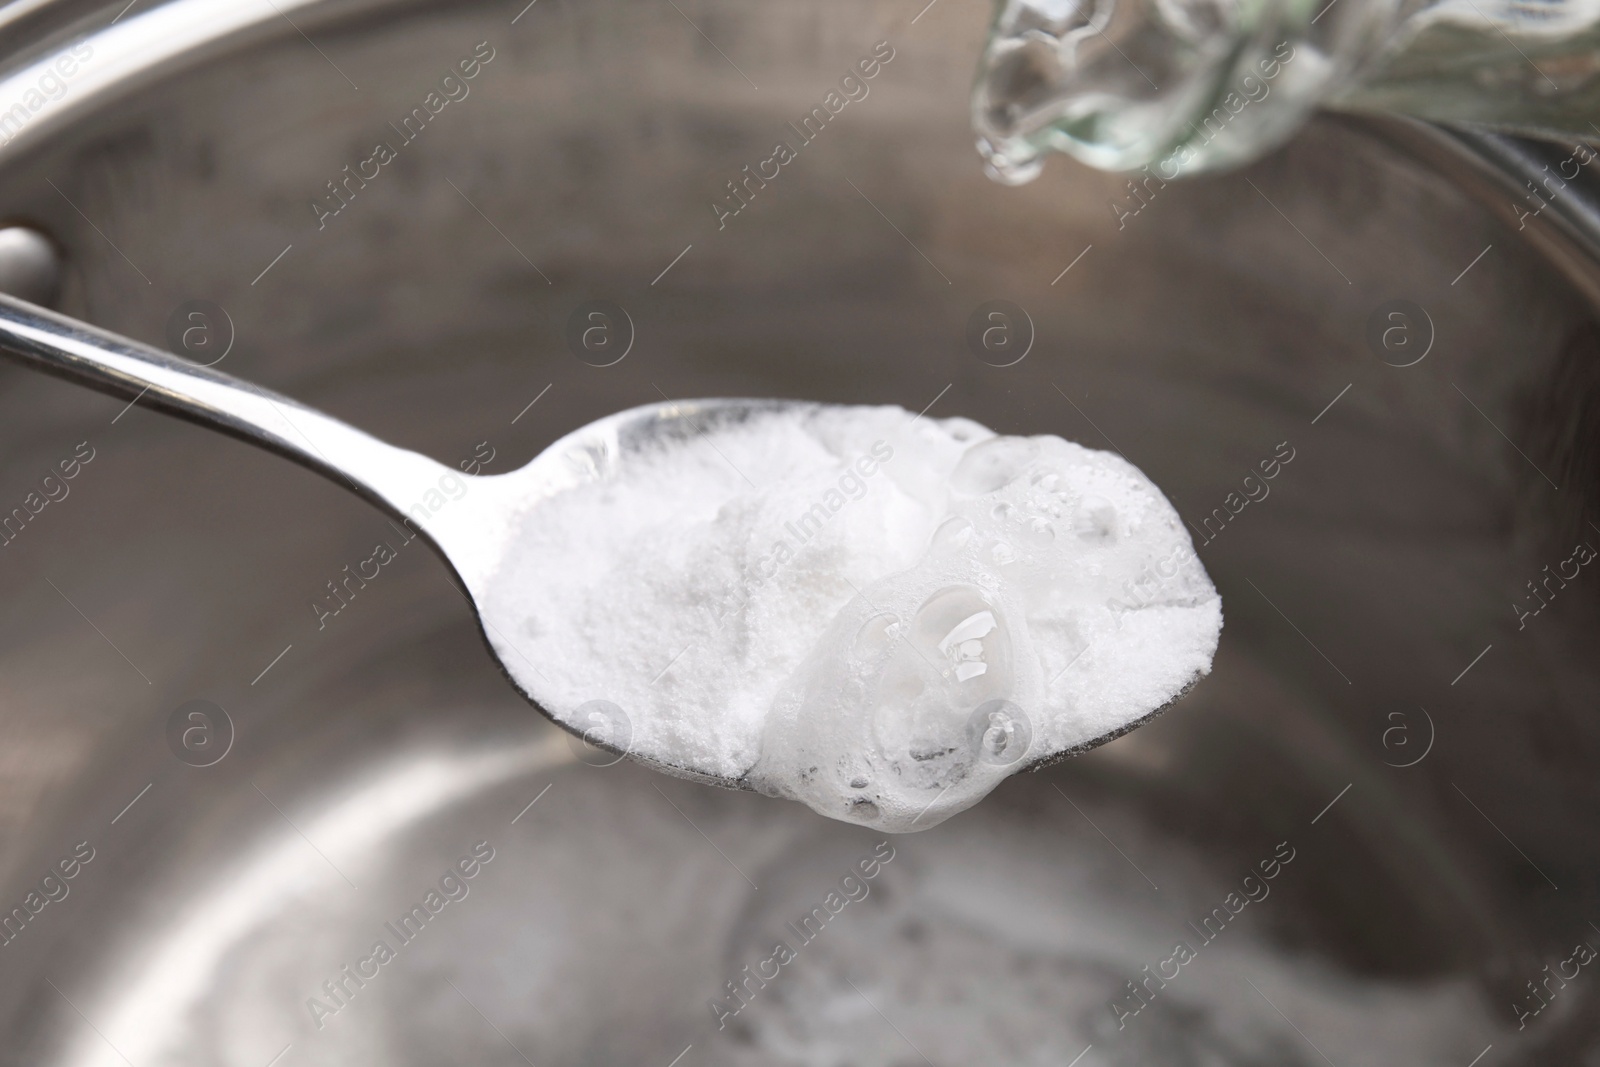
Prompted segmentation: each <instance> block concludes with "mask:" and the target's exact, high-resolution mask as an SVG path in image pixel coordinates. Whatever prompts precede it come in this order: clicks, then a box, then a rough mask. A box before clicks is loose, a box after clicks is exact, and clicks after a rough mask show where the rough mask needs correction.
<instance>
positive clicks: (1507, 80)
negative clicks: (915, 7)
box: [972, 0, 1600, 184]
mask: <svg viewBox="0 0 1600 1067" xmlns="http://www.w3.org/2000/svg"><path fill="white" fill-rule="evenodd" d="M1317 107H1335V108H1342V109H1347V110H1365V111H1389V112H1399V113H1403V114H1407V115H1413V116H1416V117H1419V118H1428V119H1436V120H1442V121H1456V122H1475V123H1481V124H1485V125H1489V126H1494V127H1499V128H1502V129H1511V130H1515V131H1519V132H1525V133H1530V134H1535V135H1540V134H1542V135H1547V136H1553V137H1563V138H1580V139H1584V140H1589V141H1596V140H1600V0H1001V4H1000V7H999V10H998V12H997V14H996V17H995V22H994V26H993V29H992V32H991V34H990V39H989V43H988V47H987V48H986V50H985V53H984V57H983V61H982V65H981V67H980V69H979V73H978V79H977V84H976V86H975V87H974V89H973V97H972V111H973V124H974V128H975V130H976V132H977V134H978V148H979V151H980V152H981V153H982V154H983V156H984V159H985V161H986V164H987V167H988V170H989V172H990V174H991V175H992V176H993V177H995V178H997V179H999V180H1001V181H1004V182H1008V183H1012V184H1020V183H1022V182H1026V181H1030V180H1032V178H1034V177H1035V176H1036V175H1037V174H1038V173H1039V170H1040V168H1041V167H1042V165H1043V159H1044V156H1045V155H1046V154H1048V153H1049V152H1052V151H1055V152H1065V153H1067V154H1069V155H1072V156H1074V157H1076V158H1078V159H1080V160H1083V161H1084V162H1086V163H1089V164H1091V165H1093V166H1096V167H1101V168H1103V169H1106V170H1120V171H1130V170H1138V169H1140V168H1141V167H1146V166H1151V165H1154V166H1155V167H1156V172H1157V173H1159V174H1160V176H1161V177H1163V178H1171V177H1175V176H1176V175H1177V174H1178V173H1192V172H1195V171H1201V170H1212V169H1216V168H1219V167H1226V166H1229V165H1233V164H1238V163H1242V162H1245V161H1248V160H1250V159H1252V158H1255V157H1256V156H1259V155H1261V154H1262V153H1264V152H1266V151H1267V150H1268V149H1270V148H1272V147H1273V146H1275V145H1276V144H1278V143H1279V142H1281V141H1283V140H1284V139H1286V138H1287V137H1288V136H1289V135H1290V134H1291V133H1292V132H1293V131H1294V130H1295V129H1296V128H1297V127H1298V126H1299V125H1300V123H1301V122H1303V121H1304V120H1305V118H1306V117H1307V115H1309V114H1310V112H1311V111H1312V110H1313V109H1314V108H1317Z"/></svg>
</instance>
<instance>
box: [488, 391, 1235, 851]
mask: <svg viewBox="0 0 1600 1067" xmlns="http://www.w3.org/2000/svg"><path fill="white" fill-rule="evenodd" d="M703 429H704V431H705V432H704V433H701V434H698V435H692V436H683V437H679V438H675V439H672V440H668V441H663V442H661V443H660V444H659V445H656V446H653V447H652V448H651V449H650V450H648V451H645V452H642V453H639V454H635V455H631V456H630V457H629V458H628V461H627V462H626V463H623V464H620V465H619V466H618V468H617V469H616V470H615V471H614V472H612V473H609V474H607V475H606V476H604V477H603V478H601V479H600V480H598V481H593V482H590V483H587V484H583V485H579V486H577V487H575V488H571V489H567V490H565V491H563V492H561V493H559V494H557V495H556V496H554V497H552V498H550V499H547V500H544V501H541V502H540V503H539V504H538V506H537V507H536V508H535V509H534V510H532V511H531V512H530V513H529V515H528V516H527V518H526V521H525V522H524V523H523V525H522V528H521V529H520V530H519V531H518V532H517V535H516V539H515V543H516V551H514V552H511V553H509V554H508V558H509V562H508V563H507V564H506V567H505V570H504V571H503V572H502V573H501V574H500V575H499V576H498V577H497V579H496V581H495V582H494V583H493V593H492V594H491V600H492V603H490V604H488V605H486V607H488V608H489V614H491V615H492V616H493V617H495V618H497V619H501V620H510V623H509V625H510V626H511V627H512V629H513V630H514V632H512V633H507V634H503V635H501V636H500V638H498V639H497V638H496V637H495V635H494V634H491V639H492V640H496V643H497V644H501V643H504V644H506V645H508V646H512V647H511V648H507V649H503V650H502V660H503V661H504V662H505V664H506V666H507V668H508V669H509V670H511V671H512V672H513V674H514V675H515V676H516V678H517V680H518V682H519V683H520V684H521V685H522V686H523V688H524V689H525V690H526V691H527V692H528V693H529V694H530V695H531V696H532V697H533V698H534V699H535V700H537V701H538V702H539V704H540V705H541V706H543V707H544V708H545V709H546V710H547V711H548V712H549V713H550V714H551V715H552V716H554V717H555V718H556V719H557V720H558V721H560V722H562V723H564V724H566V725H567V726H569V727H571V728H573V729H575V730H577V731H579V732H588V733H589V734H590V736H591V737H594V738H595V739H597V740H599V741H601V742H604V743H608V744H610V745H612V746H615V747H620V748H624V749H625V750H626V751H627V752H628V754H630V755H632V756H634V757H635V758H639V759H643V760H646V761H648V762H651V763H654V764H657V765H661V766H662V767H663V768H664V769H668V770H674V769H675V770H678V771H680V772H697V773H700V774H705V775H712V776H715V777H717V778H721V779H725V780H727V781H729V782H730V783H731V782H740V783H743V784H745V785H749V786H752V787H754V788H756V789H758V790H760V791H761V792H764V793H767V794H769V795H773V796H784V797H790V798H792V799H796V800H800V801H803V802H804V803H806V804H808V805H810V806H811V807H812V808H814V809H815V810H816V811H818V812H820V813H821V814H823V815H827V816H830V817H832V818H837V819H844V820H848V821H851V822H858V823H863V824H867V825H871V826H874V827H876V828H878V829H881V830H889V831H906V830H920V829H925V828H927V827H929V826H932V825H935V824H937V823H938V822H940V821H941V820H943V819H945V818H947V817H949V816H950V815H952V814H954V813H955V812H958V811H960V810H962V809H964V808H967V807H969V806H971V805H972V804H974V803H976V802H977V801H978V800H979V799H981V798H982V797H983V796H984V795H985V794H987V793H988V792H989V791H990V790H991V789H993V788H994V787H995V785H997V784H998V783H999V782H1000V780H1001V779H1003V778H1004V777H1005V776H1006V775H1008V774H1011V773H1013V772H1015V771H1017V770H1021V769H1023V768H1025V767H1028V766H1030V765H1032V764H1036V763H1038V762H1039V761H1040V760H1043V759H1047V758H1049V757H1052V756H1057V755H1060V754H1062V753H1065V752H1069V751H1072V750H1075V749H1081V748H1083V747H1086V746H1088V745H1091V744H1093V743H1097V742H1099V741H1102V740H1105V739H1108V738H1110V737H1114V736H1116V735H1117V734H1119V733H1122V732H1124V731H1126V730H1128V729H1130V728H1131V727H1133V726H1134V725H1136V724H1137V723H1139V721H1140V720H1142V719H1144V718H1146V717H1147V716H1149V715H1151V714H1152V713H1153V712H1155V711H1157V710H1158V709H1160V708H1161V707H1162V706H1163V705H1165V704H1167V703H1169V702H1171V701H1172V700H1173V699H1174V698H1175V697H1177V696H1178V695H1179V694H1181V693H1182V692H1183V691H1184V690H1185V689H1186V688H1187V687H1188V686H1189V685H1190V684H1192V683H1193V682H1194V681H1195V680H1196V679H1197V678H1199V677H1200V676H1201V675H1204V674H1205V673H1207V672H1208V671H1209V670H1210V667H1211V658H1212V655H1213V654H1214V652H1215V651H1216V647H1217V639H1218V636H1219V634H1220V632H1221V628H1222V607H1221V600H1220V598H1219V597H1218V595H1217V592H1216V589H1215V588H1214V587H1213V586H1212V584H1211V581H1210V579H1209V578H1208V577H1207V576H1206V573H1205V569H1204V568H1203V567H1202V566H1201V565H1200V562H1199V560H1198V559H1197V558H1196V556H1195V553H1194V549H1193V547H1192V545H1191V543H1190V540H1189V536H1188V534H1187V532H1186V531H1185V529H1184V527H1183V524H1182V522H1181V521H1180V520H1179V517H1178V515H1177V513H1176V512H1175V511H1174V510H1173V508H1172V506H1171V505H1170V504H1169V503H1167V501H1166V499H1165V498H1164V497H1163V496H1162V495H1161V492H1160V490H1158V489H1157V488H1156V487H1155V486H1154V485H1153V484H1152V483H1151V482H1150V480H1149V479H1148V478H1146V477H1145V476H1144V475H1143V474H1141V473H1140V472H1139V471H1138V470H1137V469H1136V468H1135V467H1133V466H1132V465H1131V464H1129V463H1128V462H1127V461H1125V460H1123V459H1122V458H1121V457H1119V456H1116V455H1113V454H1110V453H1107V452H1099V451H1094V450H1091V449H1086V448H1083V447H1081V446H1079V445H1076V444H1073V443H1071V442H1068V441H1064V440H1062V439H1061V438H1059V437H1053V436H1042V437H1027V438H1023V437H998V436H996V435H995V434H994V433H993V432H992V431H990V430H988V429H985V428H984V427H982V426H980V425H978V424H977V423H974V422H971V421H969V420H966V419H944V420H934V419H928V418H918V417H914V416H912V415H911V414H910V413H908V412H906V411H904V410H902V409H900V408H895V407H834V406H825V405H797V406H794V407H790V408H778V409H773V410H770V411H762V412H758V413H756V414H753V415H750V416H749V417H746V418H743V419H737V420H727V421H723V422H721V423H713V424H709V425H707V426H705V427H704V428H703Z"/></svg>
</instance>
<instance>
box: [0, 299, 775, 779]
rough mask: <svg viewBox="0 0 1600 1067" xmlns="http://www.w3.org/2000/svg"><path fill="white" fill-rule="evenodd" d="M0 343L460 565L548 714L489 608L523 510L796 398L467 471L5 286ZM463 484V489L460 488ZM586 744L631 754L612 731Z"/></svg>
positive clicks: (607, 425)
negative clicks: (265, 459)
mask: <svg viewBox="0 0 1600 1067" xmlns="http://www.w3.org/2000/svg"><path fill="white" fill-rule="evenodd" d="M0 351H4V352H5V353H6V354H7V355H10V356H12V357H14V358H16V359H19V360H20V361H21V362H23V363H25V364H27V365H29V366H31V367H34V368H36V369H38V370H41V371H44V372H45V373H47V374H53V375H56V376H58V377H62V378H66V379H68V380H70V381H74V382H77V383H78V384H80V385H86V386H88V387H89V388H91V389H97V390H99V391H100V392H103V393H110V394H111V395H113V396H117V397H122V398H125V399H129V400H135V401H137V402H139V403H144V404H148V405H149V406H151V407H153V408H156V409H157V410H160V411H164V412H166V413H167V414H169V415H175V416H177V417H178V418H181V419H187V420H188V421H190V422H194V423H198V424H200V425H201V426H205V427H207V428H208V429H212V430H218V431H220V432H222V433H225V434H228V435H230V436H232V437H237V438H239V439H240V440H242V441H246V442H248V443H250V444H253V445H256V446H258V447H260V448H264V449H266V450H267V451H268V452H274V453H276V454H278V455H280V456H283V457H285V458H287V459H291V460H293V461H294V462H296V463H299V464H300V465H302V466H304V467H309V468H310V469H311V470H313V471H316V472H317V473H318V474H321V475H323V476H324V477H326V478H328V479H330V480H332V481H334V482H336V483H338V484H339V485H342V486H345V487H346V488H348V489H350V490H351V491H353V492H354V493H356V494H357V495H359V496H361V497H363V498H365V499H366V500H368V501H370V502H372V503H373V504H376V505H377V506H378V507H379V508H381V509H383V510H384V511H386V512H388V513H389V514H391V515H393V516H394V517H395V518H397V519H399V520H400V521H402V522H404V523H405V524H406V525H407V526H408V527H410V528H411V529H412V530H414V531H416V532H419V533H421V534H422V536H423V538H424V539H425V540H426V541H427V543H429V544H431V545H432V546H433V548H434V550H435V551H436V552H438V554H439V555H440V556H441V557H442V558H443V559H444V561H445V562H446V563H448V564H449V565H450V567H451V568H452V569H453V570H454V571H455V572H456V575H457V577H459V578H460V585H461V589H462V591H463V593H464V594H465V595H466V598H467V600H468V601H469V602H470V603H471V604H472V608H473V613H474V615H475V616H476V618H477V620H478V624H479V628H480V631H481V632H482V634H483V637H484V640H485V642H486V643H487V644H488V646H489V650H490V652H491V653H492V654H493V655H494V656H495V658H496V660H497V661H498V662H500V665H501V669H502V671H505V674H506V677H507V678H508V679H510V681H511V683H512V685H513V686H515V687H516V689H517V691H518V692H519V693H521V694H522V695H523V696H524V697H525V698H527V700H528V701H529V702H530V703H532V704H533V705H534V707H536V708H538V709H539V711H540V712H541V713H542V714H544V715H545V716H546V717H547V718H550V719H551V720H552V721H554V722H556V723H557V724H558V725H560V726H562V727H563V728H564V729H566V730H568V731H569V732H572V733H577V731H576V730H575V729H573V727H571V726H569V725H568V724H566V723H562V722H561V721H560V720H559V719H557V718H556V717H555V716H554V715H551V714H550V712H549V711H548V710H547V709H545V708H544V707H542V706H541V705H540V704H539V702H538V701H537V700H535V699H534V697H533V696H532V695H531V694H530V693H528V692H527V690H526V689H524V688H523V687H522V686H521V685H520V684H519V683H518V682H517V679H516V672H514V671H510V670H506V666H505V661H506V657H507V656H519V655H521V653H520V652H518V651H517V649H516V645H515V643H514V642H512V641H511V640H510V638H509V637H508V636H507V635H506V634H505V633H504V632H503V631H502V630H501V629H500V628H498V627H496V626H495V624H494V621H493V620H492V619H491V618H489V617H488V613H487V607H486V605H487V604H488V599H487V593H488V591H489V590H488V583H489V581H490V580H491V578H492V577H493V576H494V575H495V574H496V572H497V571H498V570H499V568H500V566H501V563H502V561H503V560H504V559H505V557H506V554H507V553H509V552H511V551H513V547H512V532H513V530H514V529H515V523H516V520H517V519H518V517H519V516H522V515H525V514H526V513H527V512H528V511H529V510H530V509H532V508H535V507H537V506H538V505H539V502H540V501H541V500H545V499H547V498H549V497H551V496H553V495H554V494H556V493H558V492H561V491H564V490H566V489H570V488H572V487H574V486H577V485H580V484H583V483H585V482H591V481H597V480H599V479H601V478H604V477H605V476H606V475H607V474H608V473H610V472H611V471H613V470H614V469H615V468H616V467H617V466H618V465H619V464H622V463H625V462H626V461H627V457H628V455H629V454H630V453H632V452H636V451H638V450H640V449H641V448H642V447H643V446H645V445H647V444H650V443H652V442H659V441H661V440H662V439H663V438H670V437H685V438H687V437H690V436H694V435H697V434H699V433H702V432H703V431H704V430H705V429H706V428H707V426H708V424H719V425H720V424H726V423H727V422H729V421H738V420H740V419H743V418H746V417H748V416H749V415H750V414H752V413H755V412H760V411H771V410H774V409H778V408H784V407H788V406H792V404H793V403H794V402H789V401H779V400H686V401H677V402H673V403H666V404H651V405H647V406H644V407H638V408H633V409H631V410H628V411H622V412H618V413H617V414H615V415H608V416H607V417H605V418H603V419H599V420H597V421H595V422H591V423H590V424H589V425H587V426H584V427H582V428H581V429H578V430H575V431H573V432H572V433H570V434H567V435H566V436H565V437H563V438H561V439H560V440H559V441H556V442H555V443H554V444H552V445H550V447H548V448H546V449H545V450H544V451H543V452H541V453H540V454H539V455H538V456H536V457H534V459H533V460H532V462H530V463H529V464H528V465H527V466H525V467H523V468H521V469H520V470H515V471H511V472H510V473H507V474H492V475H476V476H474V475H468V474H463V473H461V472H459V471H456V470H452V469H451V468H449V467H446V466H444V465H443V464H441V463H436V462H434V461H433V460H431V459H429V458H428V457H427V456H423V455H419V454H417V453H416V452H409V451H407V450H405V449H403V448H396V447H395V446H394V445H390V444H385V443H384V442H382V441H380V440H378V439H377V438H375V437H373V436H371V435H370V434H366V433H363V432H362V431H360V430H358V429H356V428H355V427H353V426H350V425H347V424H346V423H343V422H340V421H339V420H338V419H335V418H333V417H332V416H329V415H326V414H324V413H322V412H320V411H317V410H316V409H315V408H309V407H306V406H305V405H304V404H301V403H299V402H298V401H294V400H290V399H289V398H288V397H285V396H280V395H278V394H277V393H273V392H270V391H268V390H266V389H262V388H261V387H259V386H256V385H252V384H250V383H249V382H246V381H241V380H240V379H238V378H235V377H232V376H231V375H227V374H223V373H222V372H221V371H218V370H214V369H212V368H210V367H205V366H200V365H199V364H195V363H191V362H189V361H188V360H184V359H180V358H179V357H177V356H174V355H170V354H168V353H166V352H162V351H160V350H158V349H155V348H151V347H150V346H148V345H143V344H140V343H139V342H137V341H133V340H129V339H128V338H126V337H120V336H118V335H117V334H114V333H110V332H108V331H106V330H101V329H98V328H96V327H94V326H90V325H88V324H87V323H84V322H80V321H78V320H76V319H73V318H69V317H67V316H65V315H58V314H56V313H55V312H52V311H48V310H46V309H44V308H41V307H37V306H35V305H33V304H29V303H26V302H25V301H22V300H17V299H15V298H13V297H9V296H6V295H4V294H0ZM461 487H465V488H464V490H463V489H462V488H461ZM580 736H583V739H584V741H585V742H586V743H588V744H591V745H594V746H596V747H598V748H602V749H606V750H608V751H610V752H613V753H616V754H617V755H618V756H619V757H620V756H622V755H631V756H633V758H635V759H640V758H641V757H640V755H639V754H637V753H630V752H626V751H625V750H624V749H622V748H619V747H617V746H616V745H615V744H613V743H611V741H610V739H609V738H604V737H595V736H591V735H580ZM646 762H650V763H651V764H652V765H653V766H655V767H657V769H659V770H662V771H665V772H667V773H668V774H672V775H675V776H677V777H681V778H690V779H694V780H697V781H702V782H707V783H710V784H715V785H722V786H727V787H733V788H741V787H743V788H748V787H747V786H745V785H744V783H742V782H738V781H734V780H732V779H728V778H726V777H724V776H721V775H717V774H712V773H708V772H706V771H704V770H701V769H700V768H696V767H682V766H676V765H668V764H663V763H660V762H658V761H653V760H646Z"/></svg>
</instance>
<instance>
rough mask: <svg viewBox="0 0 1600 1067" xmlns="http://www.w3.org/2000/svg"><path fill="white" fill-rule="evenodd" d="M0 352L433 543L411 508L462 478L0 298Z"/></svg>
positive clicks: (288, 405) (199, 371)
mask: <svg viewBox="0 0 1600 1067" xmlns="http://www.w3.org/2000/svg"><path fill="white" fill-rule="evenodd" d="M0 351H4V352H5V353H6V354H7V355H10V356H13V357H15V358H17V359H18V360H20V361H21V362H22V363H26V364H28V365H29V366H31V367H34V368H35V369H37V370H41V371H44V372H46V373H48V374H53V375H56V376H58V377H61V378H66V379H68V380H69V381H74V382H77V383H78V384H80V385H86V386H88V387H89V388H91V389H97V390H99V391H100V392H103V393H110V394H111V395H112V396H117V397H122V398H124V399H128V400H131V401H133V402H135V403H139V404H148V405H149V406H150V407H153V408H157V409H158V410H161V411H164V412H166V413H167V414H169V415H175V416H177V417H178V418H181V419H187V420H188V421H190V422H195V423H199V424H200V425H202V426H205V427H207V428H209V429H213V430H219V431H221V432H222V433H225V434H228V435H230V436H232V437H237V438H239V439H240V440H242V441H246V442H248V443H250V444H253V445H256V446H257V447H260V448H264V449H266V450H267V451H269V452H274V453H277V454H278V455H280V456H283V457H285V458H287V459H291V460H294V461H295V462H296V463H299V464H301V465H302V466H305V467H309V468H310V469H312V470H314V471H316V472H317V473H318V474H321V475H324V476H325V477H327V478H330V479H332V480H333V481H335V482H338V483H339V484H340V485H343V486H346V487H348V488H350V489H352V490H353V491H354V492H356V493H357V494H358V495H360V496H362V497H365V498H366V499H368V500H370V501H372V502H374V503H376V504H378V505H379V506H380V507H383V508H384V509H385V510H387V511H390V512H393V513H394V514H395V515H396V516H398V517H399V518H402V519H404V520H406V521H408V522H410V523H411V524H412V525H413V526H414V527H418V528H420V529H422V530H423V532H425V533H429V534H430V535H434V539H435V540H438V538H437V536H436V534H437V531H436V530H434V529H432V527H433V526H434V525H435V524H434V523H433V522H431V521H429V520H430V518H431V510H432V509H430V508H428V507H426V506H422V507H418V504H419V502H421V501H422V500H423V499H424V497H427V496H430V495H431V496H433V497H437V496H438V495H439V494H438V489H439V487H440V484H441V479H458V478H459V479H462V480H463V481H465V480H466V479H467V476H466V475H463V474H458V473H457V472H455V471H452V470H451V469H450V468H448V467H445V466H444V465H442V464H440V463H436V462H434V461H433V460H431V459H429V458H428V457H426V456H423V455H419V454H417V453H415V452H409V451H406V450H405V449H402V448H396V447H395V446H393V445H389V444H385V443H384V442H382V441H380V440H378V439H377V438H375V437H373V436H371V435H370V434H366V433H363V432H362V431H360V430H358V429H356V428H355V427H353V426H350V425H348V424H347V423H343V422H340V421H339V420H338V419H335V418H333V417H331V416H329V415H325V414H323V413H322V412H320V411H317V410H315V409H314V408H309V407H306V406H305V405H303V404H300V403H298V402H297V401H294V400H290V399H289V398H288V397H285V396H280V395H278V394H276V393H272V392H269V391H268V390H266V389H262V388H260V387H259V386H256V385H252V384H250V383H249V382H246V381H241V380H240V379H238V378H235V377H233V376H232V375H228V374H223V373H222V372H221V371H218V370H213V369H212V368H210V367H203V366H200V365H199V364H196V363H190V362H189V361H187V360H183V359H179V358H178V357H177V356H173V355H169V354H168V353H166V352H162V351H160V350H158V349H155V348H151V347H150V346H148V345H143V344H140V343H139V342H137V341H133V340H129V339H128V338H126V337H121V336H118V335H117V334H114V333H110V332H108V331H106V330H101V329H98V328H97V327H94V326H90V325H89V324H87V323H84V322H80V321H78V320H77V319H73V318H69V317H67V316H65V315H58V314H56V313H55V312H53V311H48V310H46V309H44V308H41V307H38V306H36V305H34V304H29V303H27V302H26V301H22V300H17V299H15V298H13V297H10V296H6V295H4V294H0ZM449 484H450V485H452V486H453V485H455V484H457V483H455V482H453V481H451V482H449Z"/></svg>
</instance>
